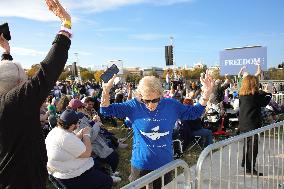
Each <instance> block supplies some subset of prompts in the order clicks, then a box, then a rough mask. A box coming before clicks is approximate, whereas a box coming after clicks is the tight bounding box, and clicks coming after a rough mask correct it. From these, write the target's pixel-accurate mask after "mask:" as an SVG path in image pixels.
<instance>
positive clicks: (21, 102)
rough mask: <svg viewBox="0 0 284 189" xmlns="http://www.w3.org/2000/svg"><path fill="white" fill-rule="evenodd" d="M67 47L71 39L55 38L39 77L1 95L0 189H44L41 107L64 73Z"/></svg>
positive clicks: (43, 62)
mask: <svg viewBox="0 0 284 189" xmlns="http://www.w3.org/2000/svg"><path fill="white" fill-rule="evenodd" d="M70 44H71V41H70V39H68V38H67V37H65V36H63V35H57V36H56V38H55V41H54V42H53V46H52V48H51V49H50V51H49V53H48V55H47V56H46V58H45V59H44V60H43V61H42V62H41V68H40V70H39V71H38V73H37V74H36V75H35V76H34V77H33V78H32V79H31V80H28V81H27V82H25V83H22V84H21V85H18V86H16V87H15V88H13V89H12V90H10V91H9V92H8V93H6V94H0V189H42V188H46V181H47V169H46V163H47V154H46V147H45V143H44V137H43V133H42V128H41V125H40V120H39V117H40V107H41V105H42V103H43V102H44V101H45V99H46V97H47V96H48V94H49V92H50V90H51V89H52V87H53V86H54V85H55V82H56V80H57V79H58V77H59V75H60V74H61V72H62V70H63V69H64V65H65V63H66V61H67V58H68V50H69V47H70Z"/></svg>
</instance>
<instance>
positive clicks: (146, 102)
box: [141, 98, 161, 104]
mask: <svg viewBox="0 0 284 189" xmlns="http://www.w3.org/2000/svg"><path fill="white" fill-rule="evenodd" d="M160 100H161V99H160V98H155V99H152V100H145V99H141V101H142V102H143V103H144V104H149V103H150V102H151V103H153V104H155V103H158V102H160Z"/></svg>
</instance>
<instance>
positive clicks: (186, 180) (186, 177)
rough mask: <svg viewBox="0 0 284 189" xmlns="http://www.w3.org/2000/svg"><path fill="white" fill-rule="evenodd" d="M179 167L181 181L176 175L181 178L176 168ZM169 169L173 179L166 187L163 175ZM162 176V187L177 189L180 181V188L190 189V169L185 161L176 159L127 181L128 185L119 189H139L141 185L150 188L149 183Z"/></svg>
mask: <svg viewBox="0 0 284 189" xmlns="http://www.w3.org/2000/svg"><path fill="white" fill-rule="evenodd" d="M179 167H181V168H183V177H182V179H183V181H182V182H181V181H178V177H179V178H181V177H180V176H181V175H178V168H179ZM170 171H174V176H173V181H171V183H169V184H170V186H169V187H167V186H165V184H164V183H165V181H164V175H165V174H167V173H168V172H170ZM158 178H162V188H163V189H164V188H169V189H177V188H180V187H178V182H181V184H182V188H184V189H191V183H190V178H191V176H190V171H189V167H188V165H187V163H186V162H185V161H183V160H180V159H177V160H174V161H172V162H170V163H168V164H166V165H164V166H162V167H160V168H159V169H157V170H155V171H152V172H151V173H149V174H147V175H145V176H143V177H141V178H139V179H137V180H135V181H133V182H131V183H129V184H128V185H126V186H124V187H122V188H121V189H135V188H136V189H140V188H142V187H146V189H149V188H150V185H151V183H152V182H153V181H154V180H156V179H158Z"/></svg>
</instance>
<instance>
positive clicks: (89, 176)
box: [56, 167, 113, 189]
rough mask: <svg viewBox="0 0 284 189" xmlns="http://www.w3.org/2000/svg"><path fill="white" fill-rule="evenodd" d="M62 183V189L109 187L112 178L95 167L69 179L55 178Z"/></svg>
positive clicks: (109, 188)
mask: <svg viewBox="0 0 284 189" xmlns="http://www.w3.org/2000/svg"><path fill="white" fill-rule="evenodd" d="M56 180H59V181H60V182H61V183H62V184H63V185H64V189H78V188H84V189H111V188H112V182H113V181H112V178H111V177H110V176H109V175H106V174H104V173H103V172H101V171H99V170H98V169H96V168H95V167H92V168H91V169H89V170H87V171H85V172H84V173H83V174H82V175H80V176H78V177H74V178H71V179H58V178H57V179H56Z"/></svg>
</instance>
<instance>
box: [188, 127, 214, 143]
mask: <svg viewBox="0 0 284 189" xmlns="http://www.w3.org/2000/svg"><path fill="white" fill-rule="evenodd" d="M192 135H193V136H202V137H204V138H205V143H204V148H205V147H206V146H208V145H209V144H212V143H213V136H212V131H211V130H209V129H199V130H195V131H192Z"/></svg>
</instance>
